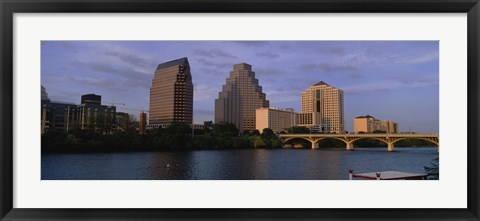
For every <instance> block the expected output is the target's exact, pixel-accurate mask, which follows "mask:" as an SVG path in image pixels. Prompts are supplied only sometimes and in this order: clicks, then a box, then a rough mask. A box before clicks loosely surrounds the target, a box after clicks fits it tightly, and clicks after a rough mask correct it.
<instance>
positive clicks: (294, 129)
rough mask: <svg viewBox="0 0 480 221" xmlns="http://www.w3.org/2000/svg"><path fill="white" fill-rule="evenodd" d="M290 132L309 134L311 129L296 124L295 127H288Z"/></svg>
mask: <svg viewBox="0 0 480 221" xmlns="http://www.w3.org/2000/svg"><path fill="white" fill-rule="evenodd" d="M287 131H288V133H291V134H308V133H310V129H308V128H307V127H303V126H294V127H290V128H288V129H287Z"/></svg>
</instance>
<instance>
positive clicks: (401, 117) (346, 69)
mask: <svg viewBox="0 0 480 221" xmlns="http://www.w3.org/2000/svg"><path fill="white" fill-rule="evenodd" d="M41 44H42V45H41V46H42V50H41V59H42V61H41V83H42V85H43V86H44V87H45V88H46V90H47V93H48V96H49V98H50V99H51V100H54V101H65V102H74V103H80V96H81V95H82V94H87V93H95V94H99V95H101V96H102V102H115V103H118V102H120V103H125V107H126V108H131V109H142V108H144V109H145V110H148V105H149V88H150V85H151V81H152V78H153V74H154V71H155V68H156V66H157V65H158V64H159V63H163V62H167V61H170V60H174V59H177V58H181V57H187V58H188V60H189V62H190V66H191V72H192V78H193V84H194V88H195V91H194V121H195V122H196V123H202V122H203V121H207V120H213V119H214V100H215V99H216V98H217V97H218V92H219V91H220V90H221V88H222V85H223V84H225V80H226V78H227V77H228V76H229V73H230V70H231V69H232V68H233V65H234V64H236V63H241V62H246V63H249V64H251V65H252V69H253V71H254V72H255V73H256V78H257V79H258V80H259V83H260V85H261V86H262V87H263V92H265V93H266V95H267V99H268V100H269V101H270V106H271V107H281V108H285V107H293V108H295V110H296V111H298V112H300V110H301V109H300V104H301V99H300V94H301V92H302V91H303V90H305V89H306V88H308V87H309V86H311V85H313V84H315V83H317V82H319V81H324V82H326V83H328V84H330V85H331V86H334V87H337V88H340V89H343V90H344V93H345V95H344V96H345V122H346V125H345V126H346V130H347V131H353V118H354V117H357V116H360V115H367V114H369V115H372V116H374V117H376V118H378V119H380V120H385V119H389V120H393V121H395V122H398V123H399V129H400V131H417V132H438V121H439V70H438V67H439V61H438V55H439V54H438V53H439V48H438V47H439V44H438V42H437V41H43V42H42V43H41ZM122 107H123V106H118V108H117V111H123V112H129V113H132V114H134V115H135V116H136V117H137V119H138V111H133V110H127V109H122Z"/></svg>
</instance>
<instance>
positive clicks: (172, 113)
mask: <svg viewBox="0 0 480 221" xmlns="http://www.w3.org/2000/svg"><path fill="white" fill-rule="evenodd" d="M192 119H193V84H192V75H191V73H190V64H189V63H188V59H187V58H180V59H177V60H173V61H169V62H165V63H162V64H159V65H158V67H157V69H156V71H155V76H154V78H153V80H152V86H151V87H150V118H149V124H152V125H160V124H170V123H172V122H180V123H186V124H192Z"/></svg>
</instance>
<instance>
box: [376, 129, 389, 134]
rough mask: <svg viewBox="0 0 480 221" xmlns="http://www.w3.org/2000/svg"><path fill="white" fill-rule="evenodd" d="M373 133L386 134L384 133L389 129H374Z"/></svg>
mask: <svg viewBox="0 0 480 221" xmlns="http://www.w3.org/2000/svg"><path fill="white" fill-rule="evenodd" d="M372 133H374V134H384V133H387V131H384V130H374V131H373V132H372Z"/></svg>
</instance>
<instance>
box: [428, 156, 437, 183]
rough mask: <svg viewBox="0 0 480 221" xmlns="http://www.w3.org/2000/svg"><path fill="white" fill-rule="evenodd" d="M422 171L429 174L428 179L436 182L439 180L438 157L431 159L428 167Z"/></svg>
mask: <svg viewBox="0 0 480 221" xmlns="http://www.w3.org/2000/svg"><path fill="white" fill-rule="evenodd" d="M424 169H425V172H426V173H427V174H431V176H430V178H429V179H431V180H438V179H439V178H440V174H439V170H438V169H439V161H438V157H437V158H435V159H433V160H432V162H431V163H430V166H425V167H424Z"/></svg>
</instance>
